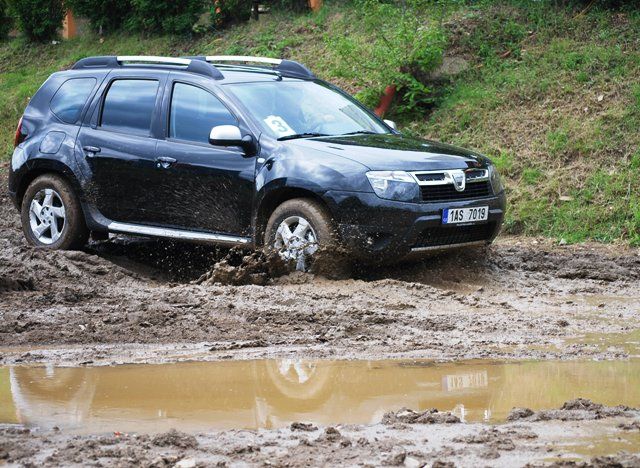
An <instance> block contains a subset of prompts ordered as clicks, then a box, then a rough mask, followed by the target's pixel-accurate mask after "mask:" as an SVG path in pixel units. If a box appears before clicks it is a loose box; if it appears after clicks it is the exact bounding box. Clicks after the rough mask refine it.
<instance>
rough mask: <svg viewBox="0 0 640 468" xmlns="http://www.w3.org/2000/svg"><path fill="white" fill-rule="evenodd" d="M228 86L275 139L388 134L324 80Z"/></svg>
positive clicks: (382, 127) (386, 130)
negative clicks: (352, 134)
mask: <svg viewBox="0 0 640 468" xmlns="http://www.w3.org/2000/svg"><path fill="white" fill-rule="evenodd" d="M227 89H231V92H232V93H233V94H234V95H235V96H236V97H237V98H238V99H239V100H240V102H242V104H243V105H244V106H245V107H246V108H247V109H248V110H249V111H250V112H251V114H252V115H253V116H254V117H255V118H256V120H258V122H259V123H260V125H261V126H262V128H263V130H264V131H265V132H267V133H268V134H270V135H271V136H273V137H275V138H281V139H287V138H291V137H297V136H298V137H305V136H321V135H344V134H346V133H360V132H362V133H388V129H386V128H385V127H384V126H383V125H382V124H381V123H379V122H378V121H376V120H375V119H373V118H372V117H371V116H370V115H369V114H367V112H365V111H364V110H363V109H361V108H360V106H358V105H357V104H356V103H354V102H353V101H351V100H350V99H348V98H347V97H345V96H343V95H342V94H340V93H337V92H336V91H334V90H332V89H331V88H329V87H328V86H327V85H325V84H322V83H317V82H313V81H274V82H265V83H242V84H232V85H228V86H227Z"/></svg>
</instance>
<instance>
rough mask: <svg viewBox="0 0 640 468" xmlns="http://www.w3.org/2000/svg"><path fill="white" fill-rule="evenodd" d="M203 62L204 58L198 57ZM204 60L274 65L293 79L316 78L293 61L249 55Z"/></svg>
mask: <svg viewBox="0 0 640 468" xmlns="http://www.w3.org/2000/svg"><path fill="white" fill-rule="evenodd" d="M198 58H199V59H201V60H202V57H198ZM204 60H205V61H207V62H209V63H213V64H216V63H220V64H222V63H224V62H235V63H260V64H266V65H273V66H274V67H273V69H274V70H275V71H277V72H280V74H282V75H283V76H288V77H293V78H303V79H306V80H313V79H315V78H316V76H315V75H314V74H313V72H311V70H309V69H308V68H307V67H305V66H304V65H302V64H301V63H299V62H295V61H293V60H285V59H276V58H270V57H253V56H247V55H208V56H206V57H204Z"/></svg>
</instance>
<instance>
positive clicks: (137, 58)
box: [72, 55, 224, 80]
mask: <svg viewBox="0 0 640 468" xmlns="http://www.w3.org/2000/svg"><path fill="white" fill-rule="evenodd" d="M141 64H142V65H149V66H169V67H174V66H178V67H186V68H185V69H184V70H185V71H188V72H192V73H197V74H199V75H204V76H209V77H211V78H214V79H216V80H221V79H223V78H224V75H223V74H222V73H221V72H220V70H218V69H217V68H216V67H214V66H213V65H211V64H209V63H204V62H203V61H202V60H192V59H191V58H174V57H158V56H147V55H119V56H114V55H104V56H99V57H87V58H83V59H81V60H78V61H77V62H76V63H75V64H74V65H73V67H72V69H74V70H81V69H91V68H119V67H124V66H127V65H141Z"/></svg>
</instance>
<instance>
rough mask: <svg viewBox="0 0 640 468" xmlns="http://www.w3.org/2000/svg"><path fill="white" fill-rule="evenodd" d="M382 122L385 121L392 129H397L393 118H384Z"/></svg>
mask: <svg viewBox="0 0 640 468" xmlns="http://www.w3.org/2000/svg"><path fill="white" fill-rule="evenodd" d="M384 123H386V124H387V125H388V126H389V127H391V128H393V129H394V130H398V126H397V125H396V123H395V122H394V121H393V120H386V119H385V121H384Z"/></svg>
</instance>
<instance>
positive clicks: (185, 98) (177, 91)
mask: <svg viewBox="0 0 640 468" xmlns="http://www.w3.org/2000/svg"><path fill="white" fill-rule="evenodd" d="M169 116H170V117H169V119H170V122H169V136H170V137H171V138H177V139H178V140H187V141H195V142H199V143H209V133H210V132H211V128H212V127H215V126H217V125H238V121H237V120H236V118H235V117H234V116H233V114H232V113H231V112H229V110H228V109H227V108H226V107H225V106H224V104H222V102H220V100H219V99H218V98H217V97H215V96H214V95H213V94H211V93H210V92H208V91H205V90H204V89H201V88H198V87H196V86H191V85H188V84H184V83H176V84H175V85H174V87H173V94H172V95H171V111H170V114H169Z"/></svg>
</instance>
